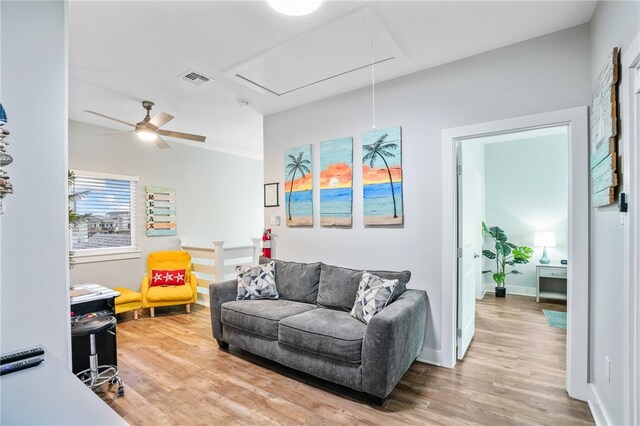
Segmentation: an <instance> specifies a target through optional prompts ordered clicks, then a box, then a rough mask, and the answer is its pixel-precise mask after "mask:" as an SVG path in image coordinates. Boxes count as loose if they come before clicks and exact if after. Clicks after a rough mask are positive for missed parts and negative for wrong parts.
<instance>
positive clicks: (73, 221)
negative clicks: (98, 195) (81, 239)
mask: <svg viewBox="0 0 640 426" xmlns="http://www.w3.org/2000/svg"><path fill="white" fill-rule="evenodd" d="M75 179H76V175H75V173H73V172H72V171H71V170H67V187H68V199H69V202H68V209H69V232H73V229H74V227H75V226H76V225H80V224H82V223H86V222H87V221H88V220H89V218H90V217H91V214H90V213H85V214H81V213H78V212H77V211H76V201H78V200H81V199H83V198H84V197H86V195H87V193H88V192H89V191H82V192H74V191H73V185H74V183H75ZM73 265H74V264H73V256H71V252H69V268H73Z"/></svg>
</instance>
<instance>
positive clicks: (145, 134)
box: [136, 129, 158, 142]
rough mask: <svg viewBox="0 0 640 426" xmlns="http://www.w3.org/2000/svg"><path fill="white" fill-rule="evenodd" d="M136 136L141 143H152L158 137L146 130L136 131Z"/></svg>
mask: <svg viewBox="0 0 640 426" xmlns="http://www.w3.org/2000/svg"><path fill="white" fill-rule="evenodd" d="M136 135H138V137H139V138H140V139H142V140H143V141H147V142H152V141H155V140H156V139H158V135H157V134H156V133H155V132H152V131H151V130H146V129H140V130H136Z"/></svg>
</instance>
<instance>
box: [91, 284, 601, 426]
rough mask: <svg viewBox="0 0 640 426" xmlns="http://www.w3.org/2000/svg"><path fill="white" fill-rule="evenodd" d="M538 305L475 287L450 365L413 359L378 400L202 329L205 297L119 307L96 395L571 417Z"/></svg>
mask: <svg viewBox="0 0 640 426" xmlns="http://www.w3.org/2000/svg"><path fill="white" fill-rule="evenodd" d="M542 308H544V309H553V310H565V307H564V306H563V305H561V304H554V303H540V304H537V303H535V299H533V298H531V297H524V296H512V295H509V296H507V297H506V298H505V299H500V298H498V299H496V298H495V297H494V296H493V295H491V294H487V296H485V298H484V300H482V301H480V302H479V303H478V304H477V314H476V315H477V317H476V327H477V330H476V335H475V338H474V340H473V341H472V343H471V346H470V347H469V350H468V352H467V355H466V357H465V359H464V361H463V362H460V363H459V364H458V365H457V366H456V368H455V369H447V368H442V367H435V366H432V365H428V364H424V363H420V362H416V363H414V364H413V366H412V367H411V369H410V370H409V371H408V372H407V373H406V374H405V375H404V377H403V378H402V380H401V381H400V383H399V384H398V385H397V386H396V388H395V390H394V391H393V392H392V393H391V395H390V396H389V398H387V400H386V401H385V403H384V404H383V406H381V407H380V406H376V405H373V404H371V403H369V402H368V401H367V400H366V399H363V398H362V395H360V394H358V393H356V392H353V391H350V390H348V389H346V388H342V387H338V386H336V385H333V384H330V383H327V382H325V381H322V380H319V379H316V378H314V377H311V376H308V375H305V374H301V373H298V372H296V371H294V370H291V369H288V368H285V367H282V366H279V365H278V364H276V363H273V362H271V361H268V360H264V359H261V358H259V357H256V356H253V355H251V354H248V353H246V352H243V351H240V350H238V349H233V348H232V349H231V350H230V351H222V350H220V349H218V345H217V344H216V342H215V341H214V340H213V338H212V336H211V325H210V317H209V311H208V308H205V307H202V306H197V305H196V306H194V307H193V309H192V312H191V314H185V313H184V312H185V311H184V307H176V308H158V309H156V317H155V318H150V317H149V316H148V312H146V311H145V312H144V313H143V314H142V315H141V317H140V319H138V320H137V321H134V320H133V315H132V313H130V312H129V313H125V314H122V315H121V316H119V318H118V320H119V324H118V364H119V366H120V370H121V375H122V378H123V379H124V383H125V386H126V394H125V396H124V397H121V398H116V397H115V395H114V392H113V391H115V387H113V388H112V389H111V390H110V391H109V390H105V391H104V392H102V393H101V394H100V395H101V397H102V398H103V399H104V400H105V401H106V402H107V403H108V404H109V405H110V406H111V407H113V408H114V409H115V410H116V411H117V412H118V413H119V414H120V415H121V416H122V417H123V418H124V419H125V420H126V421H127V422H129V423H130V424H132V425H163V424H175V425H213V424H216V425H225V424H233V425H245V424H246V425H256V424H260V425H294V424H309V425H355V424H369V425H395V424H411V425H579V424H593V419H592V417H591V414H590V412H589V408H588V406H587V404H586V403H585V402H582V401H578V400H574V399H571V398H569V397H568V396H567V393H566V391H565V390H564V377H565V371H564V368H565V367H564V366H565V346H564V345H565V339H566V333H565V331H564V330H560V329H555V328H551V327H549V326H548V325H547V322H546V319H545V317H544V315H543V314H542Z"/></svg>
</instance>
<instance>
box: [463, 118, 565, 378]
mask: <svg viewBox="0 0 640 426" xmlns="http://www.w3.org/2000/svg"><path fill="white" fill-rule="evenodd" d="M567 132H568V127H567V126H566V125H560V126H551V127H543V128H535V129H524V130H517V131H514V132H508V133H501V134H498V135H488V136H480V137H472V138H465V139H458V140H456V141H455V143H456V154H457V217H458V225H457V226H458V247H459V253H458V324H457V333H458V335H459V336H458V349H457V357H458V359H459V360H461V359H463V357H464V355H465V353H466V350H467V348H468V347H469V344H470V343H471V340H472V339H473V337H474V334H475V321H476V303H481V304H484V305H486V304H487V303H494V304H495V306H494V310H492V312H494V311H495V309H498V311H497V312H500V311H499V307H500V306H501V303H503V304H505V310H504V312H505V315H506V313H507V312H511V311H512V309H507V306H506V305H508V304H509V303H511V301H513V303H516V302H515V301H514V295H517V296H525V297H524V298H522V300H519V301H518V302H517V303H518V304H519V305H520V306H524V307H526V308H527V309H528V310H531V311H532V312H533V313H535V312H537V313H538V314H539V316H540V317H542V318H544V317H547V319H548V321H549V323H550V324H552V325H553V326H554V327H560V328H561V325H562V324H561V323H562V322H563V320H564V321H566V294H567V293H566V289H567V287H566V279H565V278H566V265H565V264H563V263H562V260H563V259H564V263H566V259H567V237H568V227H567V222H568V220H567V219H568V205H567V199H568V179H567V168H568V158H567V139H568V135H567ZM544 238H546V239H547V240H548V241H542V240H543V239H544ZM538 240H539V241H538ZM541 243H544V247H541V246H540V245H541ZM460 249H461V250H460ZM547 250H548V255H547ZM543 253H544V254H543ZM546 262H549V263H546ZM496 286H497V288H496V289H495V291H494V287H496ZM487 293H489V295H488V296H487V299H490V298H492V297H494V296H492V295H493V294H495V297H497V299H495V300H493V301H491V302H488V301H487V300H486V299H485V294H487ZM505 293H508V294H509V297H508V298H505V297H504V296H505ZM515 299H517V297H515ZM540 299H542V301H543V302H548V303H546V304H539V303H538V302H539V301H540ZM549 299H550V300H549ZM483 300H484V302H480V301H483ZM485 312H486V311H485ZM543 313H544V315H543ZM487 314H488V313H487ZM488 315H494V314H493V313H491V314H488ZM532 316H533V318H535V314H533V315H532ZM542 318H540V319H542ZM511 319H517V318H507V317H505V320H511ZM483 323H484V324H486V323H487V322H486V321H485V322H483ZM564 346H565V343H564V342H563V343H562V348H560V349H562V351H564ZM563 369H564V368H563Z"/></svg>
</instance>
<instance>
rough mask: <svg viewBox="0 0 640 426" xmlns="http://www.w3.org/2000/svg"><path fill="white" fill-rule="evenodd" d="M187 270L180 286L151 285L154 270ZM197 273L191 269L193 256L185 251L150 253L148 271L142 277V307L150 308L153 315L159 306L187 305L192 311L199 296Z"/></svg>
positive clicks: (188, 310) (188, 309)
mask: <svg viewBox="0 0 640 426" xmlns="http://www.w3.org/2000/svg"><path fill="white" fill-rule="evenodd" d="M178 269H184V270H185V272H186V273H185V284H184V285H179V286H150V285H149V277H150V276H151V271H152V270H166V271H171V270H178ZM197 285H198V284H197V280H196V275H195V273H194V272H193V271H191V256H190V255H189V253H187V252H185V251H157V252H154V253H151V254H149V257H148V259H147V273H146V274H145V276H144V278H143V279H142V285H141V292H142V307H143V308H149V314H150V315H151V317H153V316H154V315H155V309H154V308H156V307H158V306H174V305H186V308H187V313H189V312H191V303H195V301H196V300H197V298H198V287H197Z"/></svg>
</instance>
